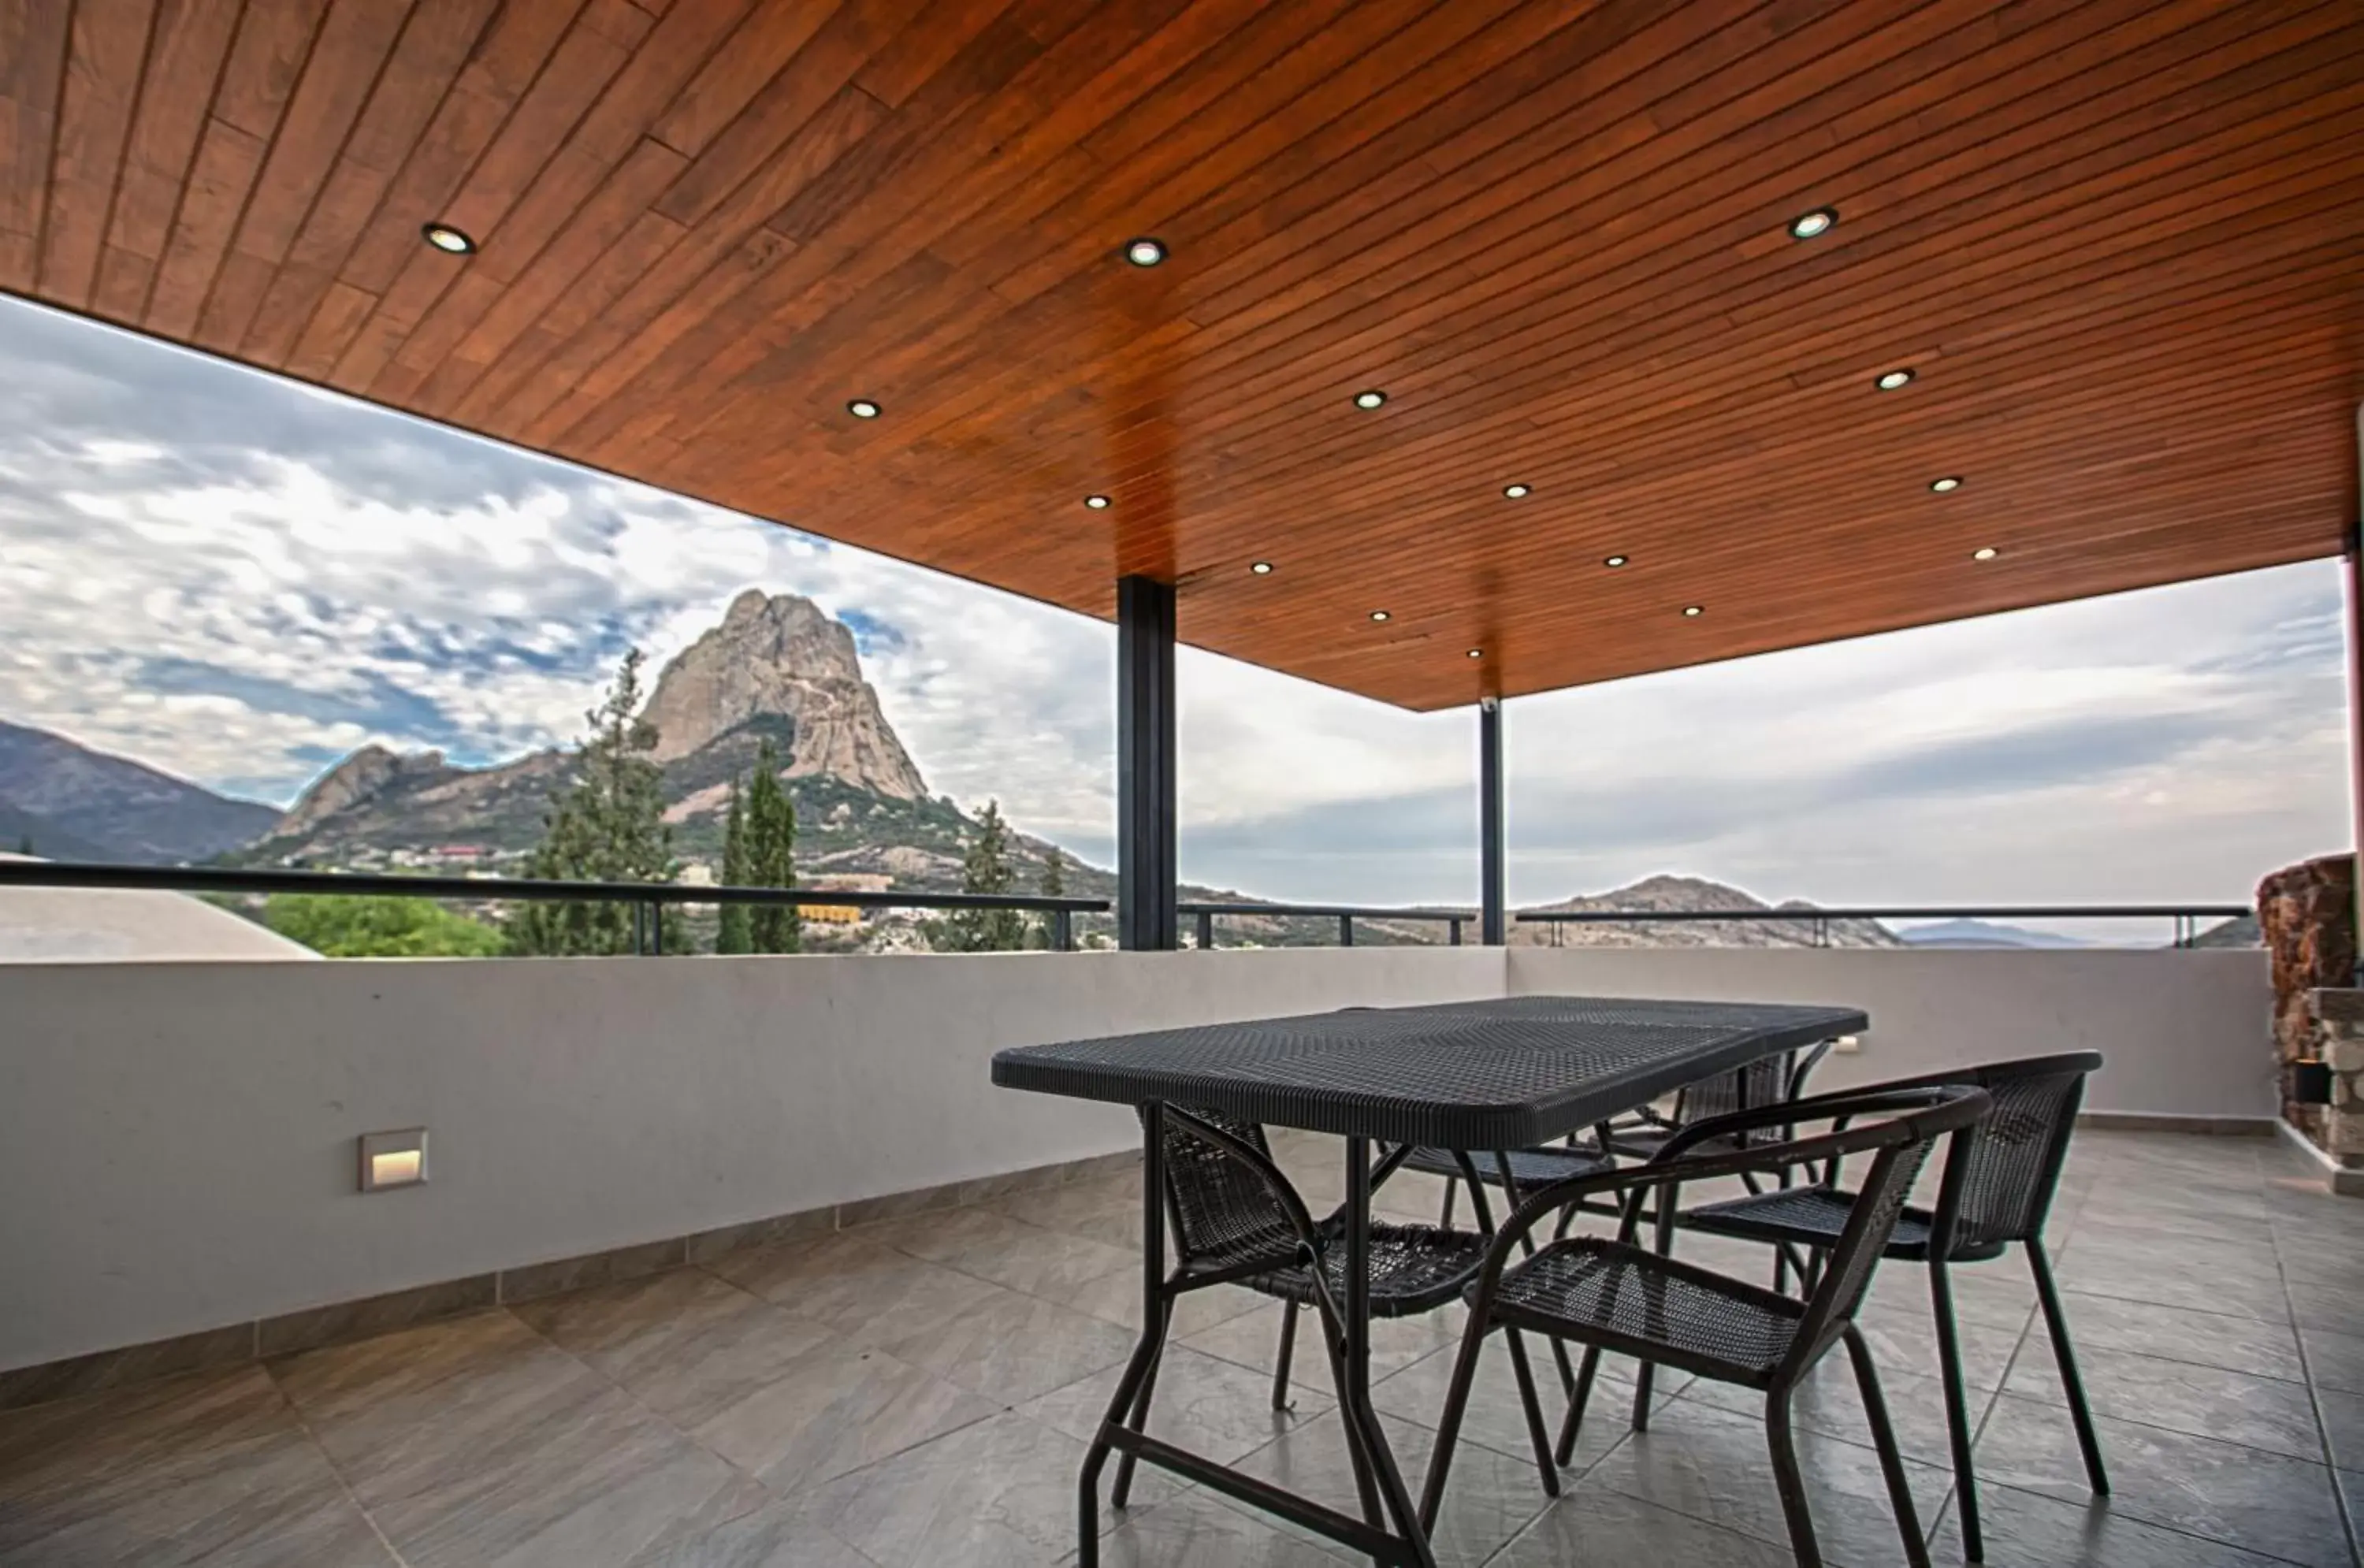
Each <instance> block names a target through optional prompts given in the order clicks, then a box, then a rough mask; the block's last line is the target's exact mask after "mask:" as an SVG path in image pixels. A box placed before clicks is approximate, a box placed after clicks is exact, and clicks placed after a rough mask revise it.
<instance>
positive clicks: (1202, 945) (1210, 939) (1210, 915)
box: [1199, 909, 1215, 952]
mask: <svg viewBox="0 0 2364 1568" xmlns="http://www.w3.org/2000/svg"><path fill="white" fill-rule="evenodd" d="M1199 951H1200V952H1212V951H1215V912H1214V911H1213V910H1212V909H1201V910H1199Z"/></svg>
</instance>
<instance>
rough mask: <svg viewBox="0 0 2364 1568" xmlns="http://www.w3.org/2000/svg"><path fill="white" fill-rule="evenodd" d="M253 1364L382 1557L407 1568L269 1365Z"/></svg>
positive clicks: (398, 1549) (366, 1505) (389, 1538)
mask: <svg viewBox="0 0 2364 1568" xmlns="http://www.w3.org/2000/svg"><path fill="white" fill-rule="evenodd" d="M255 1364H257V1365H258V1366H260V1367H262V1375H263V1376H264V1377H265V1378H267V1379H269V1380H270V1383H271V1391H272V1392H273V1394H276V1395H277V1396H279V1403H280V1404H281V1406H283V1407H284V1408H285V1409H286V1411H287V1417H288V1419H290V1420H292V1421H294V1422H295V1423H296V1429H297V1430H298V1431H300V1432H302V1433H303V1434H304V1440H305V1441H307V1442H308V1443H310V1444H311V1445H312V1451H313V1452H315V1453H317V1454H318V1455H319V1456H320V1462H321V1463H323V1464H325V1465H327V1466H328V1467H329V1474H331V1475H333V1476H335V1477H336V1478H337V1488H338V1490H339V1491H341V1492H342V1493H344V1495H345V1499H346V1501H348V1502H350V1503H351V1504H352V1506H353V1512H355V1513H357V1514H359V1515H361V1517H362V1523H363V1524H365V1525H367V1526H369V1530H370V1534H371V1535H373V1536H374V1537H376V1538H377V1543H378V1544H379V1545H380V1546H383V1547H385V1554H386V1555H387V1556H388V1557H390V1558H392V1559H393V1560H394V1562H395V1564H396V1568H410V1559H409V1558H407V1557H405V1556H404V1555H403V1554H402V1551H401V1549H400V1548H399V1547H397V1546H396V1545H395V1544H394V1540H393V1539H392V1538H391V1537H390V1536H388V1535H387V1534H386V1533H385V1526H383V1525H381V1524H379V1523H378V1522H377V1515H376V1513H375V1512H374V1510H373V1509H372V1508H371V1507H370V1506H369V1505H368V1504H367V1503H364V1502H362V1496H361V1494H360V1493H359V1492H357V1491H355V1490H354V1489H353V1484H352V1481H351V1478H350V1477H349V1476H347V1475H346V1474H345V1467H344V1466H343V1465H341V1464H339V1463H338V1462H337V1460H336V1456H335V1455H334V1454H332V1453H330V1452H329V1445H328V1444H327V1443H324V1442H322V1441H321V1440H320V1434H319V1433H318V1431H317V1430H315V1429H313V1426H312V1422H311V1418H309V1417H307V1416H306V1415H305V1414H304V1410H303V1407H301V1406H299V1405H297V1404H296V1401H295V1400H294V1399H292V1398H290V1397H289V1396H288V1394H287V1388H286V1385H284V1384H282V1383H281V1382H280V1381H279V1373H278V1370H277V1369H276V1368H275V1367H273V1365H272V1364H271V1363H270V1362H256V1363H255Z"/></svg>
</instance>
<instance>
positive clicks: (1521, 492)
mask: <svg viewBox="0 0 2364 1568" xmlns="http://www.w3.org/2000/svg"><path fill="white" fill-rule="evenodd" d="M1502 494H1503V495H1508V496H1509V497H1510V498H1511V500H1513V501H1517V500H1521V499H1522V498H1523V497H1525V496H1526V495H1527V494H1528V491H1527V487H1526V486H1525V485H1523V484H1505V485H1503V486H1502Z"/></svg>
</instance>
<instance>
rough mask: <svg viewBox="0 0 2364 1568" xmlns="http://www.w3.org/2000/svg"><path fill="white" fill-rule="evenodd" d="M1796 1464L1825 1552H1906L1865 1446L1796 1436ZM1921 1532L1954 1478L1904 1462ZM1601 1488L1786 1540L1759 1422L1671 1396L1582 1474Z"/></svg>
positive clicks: (1876, 1555)
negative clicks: (1644, 1427) (1646, 1425)
mask: <svg viewBox="0 0 2364 1568" xmlns="http://www.w3.org/2000/svg"><path fill="white" fill-rule="evenodd" d="M1797 1447H1798V1463H1799V1469H1800V1471H1801V1473H1802V1474H1803V1477H1804V1482H1805V1487H1806V1494H1807V1503H1808V1509H1809V1512H1810V1513H1811V1515H1812V1519H1813V1524H1814V1529H1815V1532H1816V1537H1817V1539H1818V1540H1820V1542H1821V1543H1822V1548H1823V1552H1824V1554H1825V1555H1827V1556H1828V1557H1830V1558H1831V1559H1832V1560H1833V1561H1834V1562H1848V1563H1857V1562H1860V1563H1875V1562H1895V1561H1896V1560H1897V1559H1898V1557H1900V1556H1901V1552H1902V1546H1901V1538H1900V1532H1899V1525H1898V1522H1897V1518H1896V1515H1895V1511H1894V1509H1893V1508H1892V1507H1890V1502H1889V1497H1888V1489H1887V1485H1886V1483H1885V1482H1884V1481H1883V1480H1882V1478H1881V1475H1880V1469H1879V1456H1878V1455H1877V1454H1875V1453H1874V1452H1873V1451H1872V1450H1871V1449H1870V1448H1868V1447H1866V1446H1858V1445H1857V1444H1855V1443H1849V1442H1841V1441H1838V1440H1834V1439H1831V1438H1827V1437H1824V1436H1823V1435H1821V1434H1820V1433H1816V1432H1808V1431H1800V1432H1799V1433H1798V1436H1797ZM1906 1465H1907V1471H1908V1474H1909V1476H1910V1480H1911V1484H1912V1495H1913V1502H1914V1506H1915V1507H1916V1509H1917V1510H1918V1513H1919V1518H1920V1527H1921V1528H1922V1529H1924V1530H1925V1529H1928V1528H1929V1527H1930V1525H1932V1524H1933V1523H1934V1522H1935V1518H1936V1515H1937V1508H1938V1506H1939V1504H1940V1503H1941V1502H1942V1501H1943V1500H1944V1498H1945V1496H1946V1492H1947V1491H1948V1490H1949V1489H1950V1488H1951V1485H1952V1482H1953V1477H1952V1474H1951V1473H1950V1472H1948V1471H1946V1470H1943V1469H1939V1468H1937V1467H1935V1466H1932V1465H1925V1464H1920V1463H1917V1462H1912V1461H1909V1460H1908V1461H1907V1462H1906ZM1586 1481H1587V1483H1588V1484H1589V1485H1600V1486H1606V1487H1609V1488H1611V1490H1614V1491H1619V1492H1623V1493H1625V1494H1626V1495H1627V1496H1634V1497H1639V1498H1641V1499H1642V1500H1643V1501H1645V1502H1649V1503H1655V1504H1656V1505H1658V1506H1659V1507H1664V1508H1670V1509H1672V1510H1673V1511H1675V1512H1676V1513H1678V1514H1685V1515H1688V1516H1689V1517H1690V1518H1696V1519H1701V1520H1704V1521H1706V1522H1708V1523H1710V1524H1715V1525H1721V1526H1723V1527H1724V1528H1725V1529H1734V1530H1738V1531H1740V1532H1741V1533H1742V1534H1744V1535H1753V1536H1755V1537H1756V1538H1757V1539H1758V1540H1764V1541H1768V1542H1773V1543H1776V1544H1779V1543H1783V1542H1786V1541H1787V1540H1789V1539H1790V1538H1789V1534H1788V1526H1787V1524H1786V1522H1785V1518H1784V1516H1783V1514H1782V1511H1781V1501H1780V1496H1779V1493H1778V1491H1777V1490H1776V1489H1775V1486H1774V1482H1773V1472H1772V1465H1771V1462H1770V1460H1769V1458H1768V1457H1767V1450H1766V1444H1765V1426H1764V1422H1763V1421H1762V1420H1761V1419H1758V1420H1750V1419H1748V1418H1744V1417H1740V1416H1735V1415H1733V1414H1730V1413H1728V1412H1725V1411H1722V1410H1717V1409H1712V1408H1710V1407H1706V1406H1703V1405H1699V1404H1696V1403H1692V1402H1690V1401H1687V1400H1677V1401H1676V1402H1675V1403H1674V1404H1673V1405H1671V1406H1669V1407H1667V1408H1666V1409H1665V1410H1662V1411H1660V1412H1658V1413H1657V1415H1656V1416H1655V1417H1654V1418H1652V1421H1651V1425H1650V1429H1649V1430H1648V1431H1647V1432H1643V1433H1637V1434H1635V1435H1634V1437H1633V1438H1632V1439H1630V1440H1627V1441H1626V1442H1624V1443H1623V1444H1622V1445H1620V1446H1619V1447H1618V1448H1617V1449H1616V1450H1615V1451H1613V1452H1611V1453H1610V1454H1609V1455H1608V1457H1606V1458H1604V1459H1603V1460H1601V1462H1600V1463H1599V1464H1597V1465H1595V1466H1593V1468H1592V1469H1591V1470H1590V1471H1589V1472H1588V1473H1587V1475H1586Z"/></svg>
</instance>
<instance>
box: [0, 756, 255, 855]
mask: <svg viewBox="0 0 2364 1568" xmlns="http://www.w3.org/2000/svg"><path fill="white" fill-rule="evenodd" d="M278 817H279V813H278V811H277V810H276V809H275V808H273V807H272V806H264V805H262V803H260V802H258V801H251V800H236V799H233V798H231V797H230V796H229V795H217V794H216V793H215V792H214V791H212V790H209V789H206V788H205V787H204V786H203V785H200V784H191V783H190V782H189V781H188V780H186V779H178V778H174V777H173V775H172V774H170V773H164V772H162V771H161V770H159V769H156V768H151V767H150V766H148V765H147V764H146V763H145V762H133V761H132V760H131V759H129V758H128V757H118V756H115V755H113V754H112V753H109V752H106V751H96V750H94V749H93V748H91V747H88V746H84V745H83V744H82V743H81V742H80V741H77V740H69V739H68V738H67V737H65V736H63V735H58V734H53V733H51V732H50V731H49V730H46V729H35V728H31V727H29V726H27V725H21V724H8V723H5V722H0V848H6V849H10V850H14V849H16V848H17V846H18V845H19V844H20V843H22V842H23V841H24V840H27V839H28V838H29V839H30V840H32V843H33V850H34V852H35V853H36V854H39V855H40V856H42V857H43V858H45V859H50V860H67V859H74V860H84V859H86V860H105V861H123V862H130V863H134V864H140V865H173V864H178V863H180V862H184V861H202V860H207V859H210V858H211V857H213V856H215V855H218V854H221V853H222V852H224V851H229V850H234V849H237V848H238V847H239V846H240V845H241V844H245V843H247V842H249V841H250V840H253V839H254V838H255V837H256V836H257V835H258V834H260V833H262V832H263V831H265V830H267V829H268V828H270V827H271V825H272V824H273V822H275V821H276V820H278Z"/></svg>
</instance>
